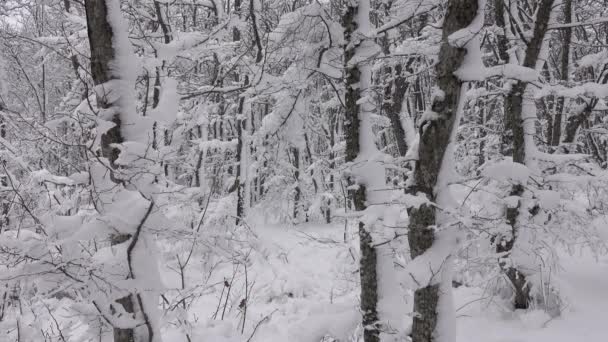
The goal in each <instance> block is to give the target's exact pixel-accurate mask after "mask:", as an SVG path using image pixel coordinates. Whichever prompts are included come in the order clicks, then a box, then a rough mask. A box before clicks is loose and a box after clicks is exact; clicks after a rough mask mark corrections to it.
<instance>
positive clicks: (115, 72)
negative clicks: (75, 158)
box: [85, 0, 161, 342]
mask: <svg viewBox="0 0 608 342" xmlns="http://www.w3.org/2000/svg"><path fill="white" fill-rule="evenodd" d="M85 10H86V17H87V25H88V28H87V29H88V36H89V45H90V50H91V74H92V77H93V81H94V83H95V86H96V87H95V91H96V95H97V108H98V110H99V113H98V116H99V118H100V119H99V121H98V123H99V125H98V127H97V130H98V134H101V138H100V149H101V152H102V156H103V157H105V158H107V159H108V161H109V164H110V168H111V176H110V178H111V181H112V182H113V183H116V184H108V182H107V178H106V177H105V176H104V170H100V169H103V168H105V166H103V165H97V166H93V167H92V172H91V173H92V181H93V183H94V184H96V186H97V187H98V188H99V190H101V192H104V191H108V195H104V196H108V198H105V199H104V200H100V201H99V204H98V205H99V207H98V209H99V210H100V212H101V213H102V215H105V216H106V217H122V219H123V220H124V221H121V225H124V226H117V227H114V230H115V231H116V232H115V233H112V235H111V237H110V240H111V242H112V245H113V246H116V248H118V249H120V250H121V251H124V256H125V260H124V261H123V262H124V263H125V264H126V265H125V266H126V267H125V269H128V274H126V275H125V278H126V279H127V280H130V281H132V284H133V287H134V288H132V287H128V288H127V290H126V292H128V294H127V295H124V296H123V297H120V298H117V299H115V303H106V302H102V301H101V300H100V301H99V302H98V303H96V306H97V307H98V310H100V313H101V314H102V315H105V316H106V319H107V320H108V321H109V322H112V325H113V328H114V341H115V342H131V341H139V340H147V341H160V340H161V339H160V331H159V329H158V327H157V324H156V321H157V318H158V315H157V313H156V312H155V311H156V309H157V300H158V297H156V295H155V294H154V293H153V292H152V293H142V292H140V290H138V289H137V288H138V283H137V281H140V282H142V283H146V286H149V287H150V288H155V287H156V286H157V285H158V284H155V283H154V282H152V281H151V280H152V279H154V276H155V275H158V269H155V268H156V267H157V265H156V263H155V259H154V258H150V256H151V255H154V251H153V250H152V249H150V241H149V239H148V238H147V236H146V234H145V232H143V228H144V227H143V226H144V224H145V223H146V221H147V219H148V217H149V216H150V214H151V212H152V209H153V207H154V201H153V200H152V199H151V198H146V197H143V196H146V193H148V194H147V195H149V192H150V189H149V188H148V185H149V184H150V183H151V181H150V180H149V179H143V182H142V180H141V179H139V180H138V178H137V177H125V179H121V174H122V173H124V172H127V171H128V166H127V165H128V161H129V160H131V159H130V158H132V156H130V155H129V154H130V153H133V152H134V153H137V152H138V151H139V150H142V149H143V150H145V149H146V148H147V146H148V144H150V143H151V141H148V139H147V134H148V132H149V130H150V129H151V128H152V124H151V121H149V120H143V118H141V117H139V116H138V115H137V114H136V112H135V102H134V101H135V97H134V95H133V88H134V85H135V77H134V72H136V66H134V65H132V64H133V62H134V56H133V54H132V51H131V49H132V47H131V43H130V41H129V40H128V38H127V34H128V32H127V29H126V24H125V23H124V19H123V17H122V13H121V10H120V3H119V2H118V1H117V0H86V1H85ZM125 144H128V145H125ZM119 146H120V147H119ZM130 149H133V150H132V151H131V150H130ZM123 154H124V157H123ZM121 159H124V160H121ZM140 183H141V184H140ZM127 188H128V189H127ZM110 189H114V193H111V192H110ZM142 195H143V196H142ZM109 196H111V197H109ZM125 205H129V206H130V208H131V210H130V212H129V213H128V214H125V213H123V211H124V206H125ZM136 215H137V216H136ZM122 253H123V252H121V254H122ZM136 278H140V279H137V280H136ZM154 280H155V281H156V280H157V279H154ZM123 292H124V290H123ZM117 303H118V304H119V305H120V306H122V309H120V308H117V306H118V305H117ZM99 305H109V310H107V309H106V308H105V307H99ZM123 309H124V312H126V313H127V314H128V315H127V316H126V317H125V316H124V315H121V314H120V312H122V311H123ZM108 314H109V315H112V316H113V317H112V318H111V319H110V318H108V317H107V315H108ZM114 315H116V316H114ZM125 320H126V322H125ZM133 320H135V322H137V324H135V325H133V324H132V323H128V322H130V321H133Z"/></svg>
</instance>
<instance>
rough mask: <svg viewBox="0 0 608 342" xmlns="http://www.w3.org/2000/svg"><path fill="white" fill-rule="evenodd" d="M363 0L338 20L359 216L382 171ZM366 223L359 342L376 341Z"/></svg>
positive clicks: (373, 255)
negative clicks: (372, 101)
mask: <svg viewBox="0 0 608 342" xmlns="http://www.w3.org/2000/svg"><path fill="white" fill-rule="evenodd" d="M369 15H370V3H369V0H359V1H349V2H347V4H346V8H345V9H344V12H343V15H342V27H343V28H344V38H345V47H344V70H345V75H344V77H345V88H346V94H345V100H344V103H345V121H344V133H345V140H346V156H345V161H346V162H347V163H350V170H349V171H350V174H349V175H348V176H347V178H348V179H347V181H348V184H349V196H350V200H351V201H352V203H353V205H354V209H355V211H358V212H360V213H361V214H363V211H364V210H366V208H367V202H374V201H373V200H374V198H373V197H374V196H376V197H377V196H378V195H377V194H374V193H373V191H367V190H373V189H379V188H381V187H382V186H383V184H384V169H383V167H382V166H381V165H380V164H379V163H378V162H375V161H374V158H375V157H377V154H378V150H377V148H376V145H375V142H374V135H373V132H372V122H371V115H372V108H370V107H371V106H370V103H369V102H370V99H371V98H372V97H371V89H370V86H371V66H370V65H369V64H368V63H369V62H368V61H366V59H367V57H369V56H370V55H371V54H373V53H375V52H376V51H377V48H378V47H377V46H376V45H375V44H374V42H373V41H372V40H370V39H369V38H368V36H369V33H370V32H371V29H370V27H371V24H370V20H369ZM373 224H374V223H373V221H372V222H365V217H361V218H360V219H359V223H358V226H359V240H360V261H359V273H360V274H359V275H360V279H361V297H360V298H361V312H362V315H363V318H362V324H363V327H364V331H363V340H364V341H365V342H378V341H380V331H379V328H378V308H377V303H378V279H377V277H378V275H377V264H378V261H377V257H378V255H377V251H376V248H374V246H373V244H374V241H373V238H372V228H373Z"/></svg>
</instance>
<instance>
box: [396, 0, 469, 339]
mask: <svg viewBox="0 0 608 342" xmlns="http://www.w3.org/2000/svg"><path fill="white" fill-rule="evenodd" d="M478 6H479V4H478V1H477V0H450V1H449V2H448V7H447V13H446V15H445V19H444V22H443V33H442V43H441V48H440V51H439V58H438V63H437V65H436V66H435V71H436V73H437V86H438V87H439V89H441V91H442V93H443V96H437V97H435V98H434V99H433V102H432V107H431V110H432V111H433V112H435V113H437V115H436V118H435V119H431V120H429V121H426V122H421V123H420V141H419V146H418V161H417V162H416V167H415V170H414V182H413V185H412V186H411V187H410V188H409V189H408V192H410V193H413V194H416V193H419V192H421V193H423V194H424V195H425V196H426V197H427V198H428V199H429V200H430V201H431V202H436V201H437V195H438V193H437V192H436V187H437V185H438V184H439V181H440V179H439V176H440V171H441V167H442V164H443V163H444V158H450V157H449V156H446V155H445V154H446V150H447V148H448V145H449V144H450V139H451V138H452V137H453V136H454V135H453V132H454V131H455V129H457V125H458V122H457V121H458V120H457V118H458V115H459V114H458V110H459V106H460V102H461V101H462V99H461V98H460V97H461V87H462V82H461V81H460V80H459V79H458V78H457V77H456V76H455V75H454V72H455V71H456V70H457V69H458V68H459V67H460V66H461V65H462V63H463V61H464V58H465V55H466V53H467V52H466V48H464V47H456V46H453V45H451V44H450V43H449V42H448V37H449V36H450V35H451V34H452V33H454V32H456V31H458V30H460V29H463V28H465V27H468V26H469V25H470V24H471V23H472V22H473V19H474V18H475V16H476V15H477V10H478ZM409 216H410V223H409V231H408V240H409V245H410V254H411V257H412V259H415V258H417V257H419V256H420V255H422V254H423V253H425V252H426V251H427V250H429V248H431V246H432V245H433V243H434V241H435V228H434V227H435V226H436V225H437V224H438V223H440V222H438V220H437V213H436V208H435V206H434V205H430V204H423V205H421V206H420V207H418V208H415V207H412V208H410V209H409ZM442 267H447V266H445V265H444V266H442ZM422 286H424V287H421V288H418V289H417V290H416V291H415V293H414V312H415V313H416V315H415V316H414V319H413V325H412V333H411V337H412V341H413V342H432V341H435V336H436V333H435V330H436V327H437V321H438V314H439V313H438V308H437V305H438V302H439V298H440V296H441V295H442V293H440V284H428V285H424V284H422Z"/></svg>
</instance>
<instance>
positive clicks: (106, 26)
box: [85, 0, 135, 342]
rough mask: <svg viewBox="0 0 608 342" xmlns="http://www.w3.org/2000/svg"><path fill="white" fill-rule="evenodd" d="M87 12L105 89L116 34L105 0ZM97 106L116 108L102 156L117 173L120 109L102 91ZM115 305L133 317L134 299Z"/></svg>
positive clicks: (118, 238) (90, 4) (120, 335)
mask: <svg viewBox="0 0 608 342" xmlns="http://www.w3.org/2000/svg"><path fill="white" fill-rule="evenodd" d="M85 10H86V17H87V30H88V36H89V46H90V50H91V75H92V77H93V82H94V84H95V85H103V84H105V83H107V82H108V81H110V80H112V79H117V77H116V76H115V75H114V74H113V73H112V72H111V68H112V63H113V61H114V58H115V50H114V47H113V43H112V42H113V37H114V32H113V28H112V25H111V24H110V23H109V22H108V19H107V18H108V7H107V3H106V0H85ZM97 105H98V107H100V108H103V109H107V108H111V107H115V108H116V113H115V114H114V116H113V118H112V120H111V121H112V122H113V123H114V127H112V128H110V129H109V130H108V131H107V132H106V133H105V134H103V135H102V136H101V153H102V156H103V157H105V158H107V159H108V160H109V162H110V166H111V167H112V169H114V170H116V169H117V167H118V166H117V165H116V163H115V162H116V159H117V158H118V155H119V154H120V150H119V149H118V148H116V147H114V144H120V143H122V142H123V141H124V139H123V136H122V134H121V119H120V116H121V113H120V110H121V108H120V106H119V105H118V104H117V103H112V102H109V101H108V97H106V94H104V93H102V92H100V91H98V92H97ZM112 180H113V181H114V182H119V181H118V180H117V179H116V178H115V177H114V176H112ZM129 238H131V235H124V234H115V235H112V236H111V243H112V244H113V245H118V244H121V243H125V242H126V241H128V240H129ZM116 302H117V303H118V304H120V305H122V307H123V308H124V310H125V311H126V312H127V313H130V314H132V315H133V316H134V313H135V307H134V302H133V296H132V295H127V296H125V297H123V298H120V299H118V300H116ZM134 338H135V333H134V329H132V328H129V329H122V328H116V327H114V342H133V341H135V340H134Z"/></svg>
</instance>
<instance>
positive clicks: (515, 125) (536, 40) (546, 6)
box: [496, 0, 554, 309]
mask: <svg viewBox="0 0 608 342" xmlns="http://www.w3.org/2000/svg"><path fill="white" fill-rule="evenodd" d="M553 2H554V0H542V1H541V2H540V4H539V8H538V10H537V13H538V14H537V17H536V23H535V25H534V31H533V36H532V39H531V40H530V41H529V42H528V43H527V48H526V54H525V57H524V62H523V66H524V67H527V68H531V69H535V68H536V63H537V61H538V57H539V54H540V51H541V48H542V44H543V40H544V38H545V33H546V32H547V27H548V24H549V19H550V16H551V7H552V6H553ZM526 86H527V85H526V83H524V82H522V81H516V82H515V84H513V85H512V87H511V91H510V92H509V94H508V95H507V97H506V99H505V111H506V113H505V114H506V124H507V125H506V126H507V128H508V130H509V131H510V132H509V133H510V135H511V137H512V142H513V162H515V163H520V164H525V162H526V146H525V132H524V117H523V100H524V99H523V96H524V92H525V90H526ZM523 193H524V186H523V185H521V184H517V185H514V186H513V188H512V189H511V193H510V195H511V196H521V195H522V194H523ZM520 205H521V203H519V204H518V205H517V206H516V207H515V208H510V207H509V208H507V209H506V220H507V223H508V224H509V225H510V226H511V236H510V237H500V238H499V239H498V240H497V241H496V242H497V243H496V251H497V252H498V253H502V254H503V255H502V256H501V259H500V261H499V263H500V266H501V267H502V268H503V271H504V272H505V274H506V275H507V277H508V278H509V280H510V281H511V283H512V285H513V287H514V289H515V298H514V306H515V308H516V309H525V308H528V305H529V301H530V286H529V285H528V282H527V281H526V277H525V276H524V275H523V274H522V273H521V272H519V271H518V270H517V269H515V268H513V267H511V266H507V265H508V263H507V262H506V258H508V257H509V255H510V251H511V250H512V248H513V245H514V244H515V241H516V240H517V235H518V222H517V221H518V218H519V217H520V215H521V213H520V211H521V210H522V208H520Z"/></svg>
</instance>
